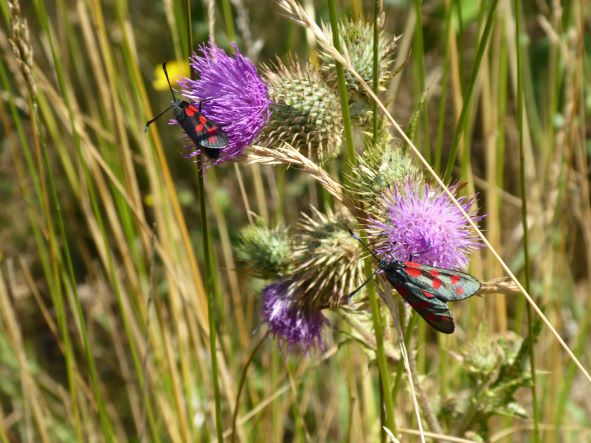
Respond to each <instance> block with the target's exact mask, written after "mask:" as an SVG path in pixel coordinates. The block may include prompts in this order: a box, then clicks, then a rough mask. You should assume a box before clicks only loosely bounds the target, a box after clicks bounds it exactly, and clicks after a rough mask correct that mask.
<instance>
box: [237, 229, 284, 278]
mask: <svg viewBox="0 0 591 443" xmlns="http://www.w3.org/2000/svg"><path fill="white" fill-rule="evenodd" d="M291 254H292V251H291V244H290V241H289V237H288V235H287V230H286V229H285V228H282V227H277V228H274V229H272V228H269V227H268V226H267V225H266V224H265V223H264V222H263V221H262V220H257V221H256V222H255V223H253V224H250V225H248V226H246V227H245V228H243V229H241V230H240V233H239V235H238V246H237V247H236V255H237V257H238V259H239V260H240V261H242V262H243V263H245V264H246V265H247V266H248V268H249V269H250V270H251V271H252V273H253V274H254V275H255V276H257V277H260V278H269V279H277V278H280V277H281V276H283V275H286V274H287V272H288V267H289V263H290V259H291Z"/></svg>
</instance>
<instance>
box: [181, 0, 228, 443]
mask: <svg viewBox="0 0 591 443" xmlns="http://www.w3.org/2000/svg"><path fill="white" fill-rule="evenodd" d="M184 3H185V18H186V26H187V45H188V48H187V52H188V53H191V49H192V48H193V32H192V28H191V25H192V21H191V0H185V2H184ZM191 78H192V79H194V78H195V75H194V72H193V69H192V68H191ZM204 175H205V171H204V170H203V159H202V158H201V156H198V157H197V184H198V189H199V190H198V193H199V212H200V213H201V234H202V242H203V259H204V261H205V292H206V295H207V317H208V319H209V353H210V358H211V376H212V379H213V380H212V382H213V396H214V402H215V429H216V434H217V439H218V442H223V441H224V435H223V429H222V426H223V424H222V407H221V402H222V399H221V394H220V383H219V376H218V357H217V351H216V341H217V340H216V323H217V321H216V320H217V319H216V317H217V316H216V306H215V300H214V297H215V293H214V292H215V287H214V281H213V271H212V269H213V268H212V263H211V251H210V246H209V240H210V236H209V229H208V228H207V205H206V202H205V198H206V197H205V184H204V179H203V176H204Z"/></svg>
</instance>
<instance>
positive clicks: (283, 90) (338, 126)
mask: <svg viewBox="0 0 591 443" xmlns="http://www.w3.org/2000/svg"><path fill="white" fill-rule="evenodd" d="M264 76H265V79H266V81H267V84H268V87H269V95H270V97H271V100H272V103H273V104H272V105H271V108H272V115H271V118H270V120H269V122H268V124H267V126H266V128H265V131H264V135H263V137H262V143H264V144H266V145H277V144H280V143H282V142H286V143H289V144H290V145H292V146H293V147H294V148H296V149H298V150H299V151H300V152H302V153H303V154H304V155H306V156H307V157H308V158H311V159H313V160H315V161H319V162H323V161H325V160H328V159H331V158H334V157H336V156H337V155H338V153H339V152H340V145H341V133H342V130H343V122H342V116H341V110H340V102H339V99H338V97H337V96H336V94H335V92H334V91H333V90H332V89H330V88H329V87H328V86H327V85H326V84H325V83H324V82H323V80H322V79H321V78H320V76H319V74H318V73H317V72H316V71H314V70H312V69H310V68H302V67H301V66H300V65H299V63H298V62H296V61H291V62H290V63H289V64H288V66H286V65H284V64H282V63H281V62H278V63H277V64H276V65H275V66H267V67H265V69H264Z"/></svg>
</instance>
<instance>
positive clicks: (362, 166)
mask: <svg viewBox="0 0 591 443" xmlns="http://www.w3.org/2000/svg"><path fill="white" fill-rule="evenodd" d="M350 174H351V175H350V177H349V180H347V182H348V187H347V191H348V192H349V193H350V194H351V196H352V198H353V199H354V200H355V202H356V204H357V206H358V207H359V208H360V209H365V210H366V211H367V212H369V213H374V212H375V211H376V210H379V208H380V205H379V204H378V203H377V202H378V200H379V199H380V198H381V196H382V194H383V192H384V191H386V190H393V189H395V187H396V186H397V185H403V184H404V183H405V182H407V181H409V180H410V181H411V182H412V183H416V184H417V185H419V186H420V185H422V183H423V175H422V173H421V171H420V169H419V168H418V167H417V166H416V165H415V164H414V162H413V161H412V159H411V157H410V156H409V155H408V153H407V151H406V149H405V148H403V146H402V142H401V141H399V140H397V139H394V138H393V137H392V136H391V135H390V133H389V132H388V131H387V130H383V131H382V132H381V133H380V137H379V138H378V140H377V141H376V142H375V143H370V144H369V145H368V147H367V148H366V149H365V150H364V151H363V152H362V153H361V154H359V155H358V156H357V165H356V166H355V167H354V168H351V173H350Z"/></svg>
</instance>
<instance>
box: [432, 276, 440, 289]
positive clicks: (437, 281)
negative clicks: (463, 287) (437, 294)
mask: <svg viewBox="0 0 591 443" xmlns="http://www.w3.org/2000/svg"><path fill="white" fill-rule="evenodd" d="M431 284H432V285H433V287H434V288H435V289H439V288H440V287H441V280H439V279H438V278H434V279H433V280H432V281H431Z"/></svg>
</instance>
